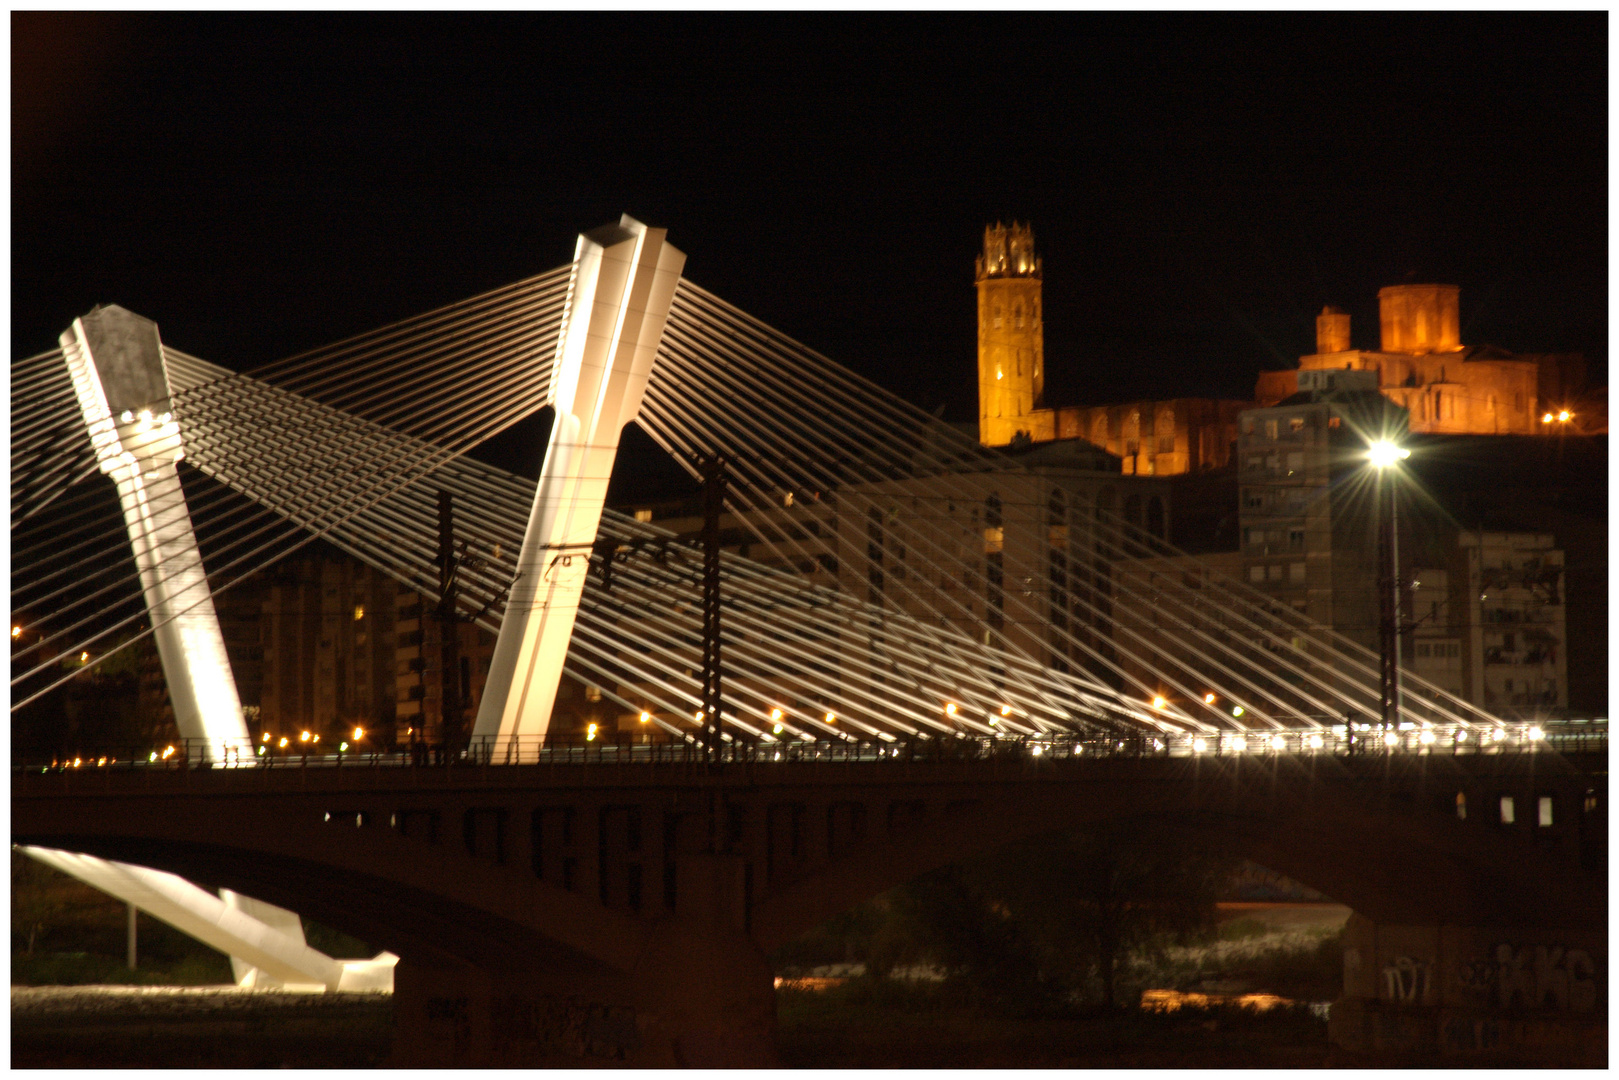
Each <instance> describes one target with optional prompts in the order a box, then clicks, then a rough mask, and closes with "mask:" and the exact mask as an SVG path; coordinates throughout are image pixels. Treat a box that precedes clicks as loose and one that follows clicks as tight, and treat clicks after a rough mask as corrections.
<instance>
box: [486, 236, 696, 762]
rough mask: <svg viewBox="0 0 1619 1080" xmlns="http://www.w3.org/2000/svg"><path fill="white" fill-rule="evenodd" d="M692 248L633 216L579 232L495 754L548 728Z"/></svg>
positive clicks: (520, 562) (494, 720) (495, 721)
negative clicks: (618, 473)
mask: <svg viewBox="0 0 1619 1080" xmlns="http://www.w3.org/2000/svg"><path fill="white" fill-rule="evenodd" d="M685 262H686V256H685V255H684V254H682V253H681V252H680V251H678V250H676V249H675V248H673V247H671V246H670V245H669V244H667V243H665V242H664V230H663V229H649V228H647V227H646V226H645V225H643V224H641V223H640V222H638V221H636V220H634V219H633V218H630V217H627V216H626V217H624V218H623V219H622V220H621V221H620V222H619V224H617V225H606V226H603V227H601V228H599V229H595V230H592V231H591V232H588V233H584V234H582V235H581V236H580V237H579V243H578V247H577V249H576V252H575V255H574V271H573V281H572V283H571V285H570V286H569V292H568V306H567V309H566V313H565V315H564V317H563V332H562V337H561V339H560V340H559V341H558V343H557V356H556V365H555V367H554V369H553V371H552V376H551V388H552V391H551V404H552V405H553V406H554V407H555V408H556V420H555V421H554V423H553V424H552V427H551V439H550V442H549V443H548V444H547V446H546V450H545V462H544V465H543V466H542V467H541V469H540V481H539V484H538V486H537V487H536V488H535V491H534V506H533V509H532V511H531V512H530V515H529V520H528V528H527V530H526V532H525V533H524V535H523V546H522V549H521V550H520V552H519V554H518V559H517V576H516V577H515V578H514V579H513V581H512V588H511V593H510V596H509V598H508V600H507V602H506V615H505V618H504V619H503V620H502V621H501V626H500V636H499V637H498V638H497V639H496V642H495V650H494V654H493V655H492V656H491V658H490V663H489V677H488V680H487V681H486V682H485V684H484V693H483V698H482V700H481V701H480V702H479V705H478V718H477V722H476V724H475V726H474V728H473V734H474V735H475V736H476V737H478V738H482V739H488V740H494V741H496V743H497V745H496V747H495V748H494V751H495V754H496V758H495V760H501V756H502V755H503V754H504V753H505V752H506V750H507V749H508V746H509V743H508V740H511V739H513V738H514V737H534V736H543V735H545V733H546V732H547V731H548V730H549V729H550V725H551V710H552V708H553V706H554V705H555V703H556V693H557V684H558V682H559V681H560V679H561V678H562V661H563V658H564V657H565V656H566V655H567V652H568V642H569V640H570V638H571V637H572V635H573V623H574V618H575V616H576V614H577V613H578V609H579V598H580V596H581V595H582V594H583V592H584V587H585V576H586V572H587V570H588V567H589V556H590V551H591V545H592V543H593V542H594V541H595V539H596V531H597V528H598V526H599V525H600V523H601V512H602V505H603V502H604V500H605V499H606V497H607V482H608V479H609V478H610V477H611V475H612V472H613V461H614V459H615V458H616V457H617V455H618V443H619V437H620V434H621V433H622V431H623V429H624V425H625V424H627V423H629V422H630V421H631V420H633V419H635V415H636V413H637V412H639V411H640V408H641V398H642V397H643V396H644V394H645V392H646V384H647V380H648V379H649V378H650V377H651V375H652V365H653V362H654V360H655V359H656V357H657V351H658V343H659V342H660V341H661V340H662V338H663V328H664V324H665V322H666V321H667V320H668V317H669V306H670V304H671V303H673V301H674V293H675V286H676V285H677V284H678V283H679V281H680V271H681V269H682V268H683V267H684V266H685Z"/></svg>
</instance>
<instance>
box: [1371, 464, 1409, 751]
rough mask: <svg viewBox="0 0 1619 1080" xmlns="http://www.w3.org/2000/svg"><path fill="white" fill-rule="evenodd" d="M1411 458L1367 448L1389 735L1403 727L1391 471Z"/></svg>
mask: <svg viewBox="0 0 1619 1080" xmlns="http://www.w3.org/2000/svg"><path fill="white" fill-rule="evenodd" d="M1410 456H1411V451H1409V450H1407V449H1406V448H1405V447H1403V446H1400V445H1398V444H1397V443H1394V442H1392V441H1390V440H1388V439H1377V440H1374V441H1373V442H1372V443H1371V444H1370V445H1368V446H1367V447H1366V460H1367V461H1369V462H1370V463H1371V465H1372V468H1374V469H1376V470H1377V495H1376V497H1377V509H1378V517H1379V519H1380V520H1379V522H1378V524H1379V526H1380V529H1379V531H1380V533H1381V534H1382V535H1381V537H1380V543H1379V544H1378V548H1379V553H1378V554H1379V559H1378V561H1379V562H1380V563H1381V566H1380V567H1379V569H1380V570H1381V575H1380V576H1381V577H1382V586H1383V587H1382V588H1381V589H1380V590H1378V591H1379V592H1380V593H1381V597H1382V600H1381V605H1380V606H1381V607H1382V609H1383V611H1382V615H1383V617H1382V619H1381V624H1382V625H1381V634H1380V637H1381V638H1382V646H1383V649H1382V652H1383V656H1382V661H1383V662H1382V672H1381V674H1382V706H1383V726H1384V729H1385V730H1387V731H1398V730H1399V727H1400V537H1399V533H1400V517H1399V509H1398V505H1397V502H1396V500H1395V487H1396V484H1395V478H1394V477H1393V476H1392V475H1387V474H1388V473H1389V471H1390V470H1391V469H1395V468H1398V467H1399V464H1400V462H1402V461H1404V460H1405V459H1406V458H1408V457H1410ZM1385 493H1386V494H1387V499H1388V511H1387V513H1384V510H1383V502H1384V495H1385Z"/></svg>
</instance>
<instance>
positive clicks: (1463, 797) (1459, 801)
mask: <svg viewBox="0 0 1619 1080" xmlns="http://www.w3.org/2000/svg"><path fill="white" fill-rule="evenodd" d="M1456 816H1457V817H1459V818H1461V819H1462V820H1463V821H1465V820H1467V793H1466V792H1465V791H1458V792H1457V793H1456Z"/></svg>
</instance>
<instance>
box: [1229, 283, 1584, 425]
mask: <svg viewBox="0 0 1619 1080" xmlns="http://www.w3.org/2000/svg"><path fill="white" fill-rule="evenodd" d="M1460 297H1461V290H1460V288H1458V287H1457V286H1455V285H1391V286H1389V287H1388V288H1386V289H1381V290H1379V291H1378V294H1377V299H1378V307H1379V309H1380V322H1381V344H1380V348H1379V349H1378V350H1376V351H1371V350H1366V349H1354V348H1351V347H1350V340H1349V315H1348V314H1347V313H1345V312H1344V311H1342V310H1340V309H1338V308H1334V307H1327V308H1326V309H1324V310H1323V311H1322V313H1321V315H1320V316H1318V317H1317V319H1316V351H1315V352H1314V353H1312V354H1310V355H1308V356H1302V357H1300V358H1299V367H1298V369H1297V370H1294V371H1270V372H1265V373H1263V374H1261V375H1260V377H1259V382H1258V385H1257V386H1256V388H1255V391H1254V396H1255V398H1257V399H1258V401H1259V402H1260V404H1261V405H1273V404H1275V403H1276V402H1278V401H1280V400H1282V399H1283V398H1286V397H1288V396H1290V395H1292V394H1294V393H1296V392H1297V391H1298V390H1299V385H1300V384H1299V373H1300V372H1301V371H1326V370H1345V369H1347V370H1351V371H1368V372H1372V373H1374V374H1375V375H1376V377H1377V387H1378V389H1379V390H1380V391H1381V392H1382V393H1383V395H1384V396H1385V397H1387V398H1388V399H1389V400H1390V401H1392V402H1394V403H1395V404H1396V405H1400V406H1402V407H1403V408H1405V409H1406V410H1407V411H1408V412H1409V413H1410V415H1411V430H1412V431H1413V432H1416V433H1422V434H1427V433H1435V434H1448V435H1540V434H1552V433H1556V432H1559V431H1561V430H1564V425H1566V424H1568V423H1570V422H1573V420H1575V419H1576V416H1575V414H1576V413H1577V412H1578V411H1579V406H1578V405H1577V404H1576V403H1577V402H1579V401H1580V399H1581V395H1582V393H1583V391H1584V389H1585V361H1584V360H1583V359H1582V358H1581V357H1579V356H1572V355H1551V354H1548V355H1530V356H1520V355H1516V354H1513V353H1509V352H1506V351H1505V350H1502V349H1497V348H1494V347H1492V346H1481V345H1463V344H1462V341H1461V331H1460V326H1461V316H1460ZM1560 417H1561V419H1560Z"/></svg>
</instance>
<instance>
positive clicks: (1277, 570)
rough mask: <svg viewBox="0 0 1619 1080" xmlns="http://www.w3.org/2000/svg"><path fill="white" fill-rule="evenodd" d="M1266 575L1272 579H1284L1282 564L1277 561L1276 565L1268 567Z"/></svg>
mask: <svg viewBox="0 0 1619 1080" xmlns="http://www.w3.org/2000/svg"><path fill="white" fill-rule="evenodd" d="M1265 576H1266V577H1268V578H1270V580H1272V581H1281V580H1282V564H1281V563H1277V564H1275V565H1274V566H1269V567H1266V568H1265Z"/></svg>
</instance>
